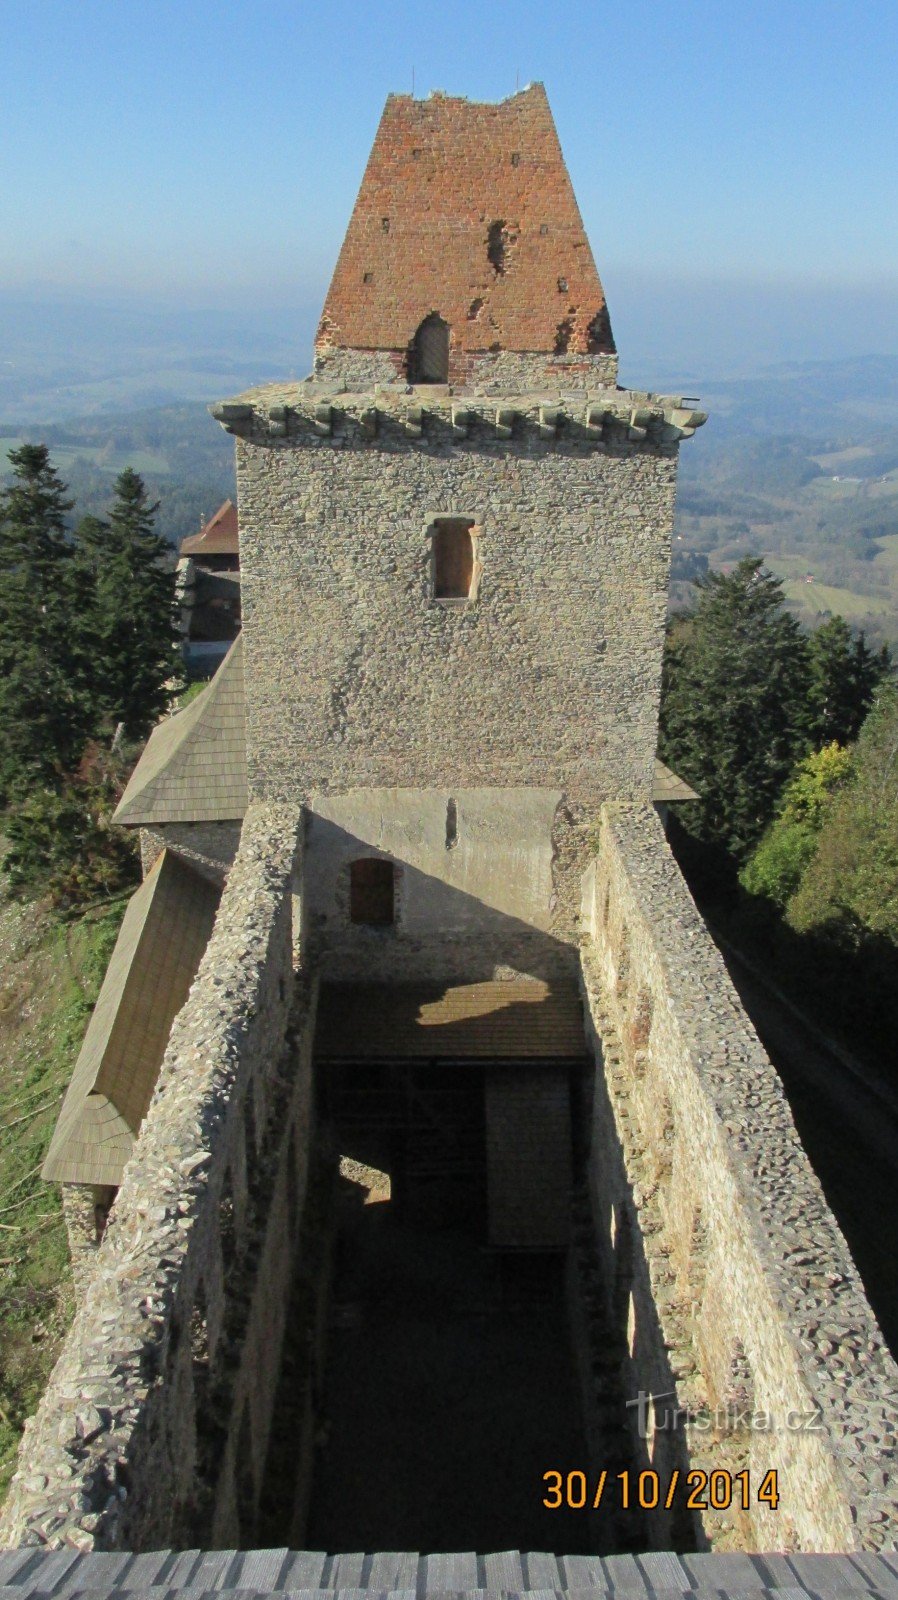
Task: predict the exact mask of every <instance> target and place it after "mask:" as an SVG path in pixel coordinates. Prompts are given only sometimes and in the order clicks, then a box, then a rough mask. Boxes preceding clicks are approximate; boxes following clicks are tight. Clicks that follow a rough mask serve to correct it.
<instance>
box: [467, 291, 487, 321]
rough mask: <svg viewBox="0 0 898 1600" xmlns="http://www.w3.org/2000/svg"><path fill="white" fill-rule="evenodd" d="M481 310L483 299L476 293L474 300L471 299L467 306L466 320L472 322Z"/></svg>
mask: <svg viewBox="0 0 898 1600" xmlns="http://www.w3.org/2000/svg"><path fill="white" fill-rule="evenodd" d="M482 310H483V301H482V299H481V298H480V296H479V295H478V296H477V298H476V300H472V301H471V304H470V305H469V306H468V321H469V322H473V321H474V318H475V317H478V316H479V315H480V313H481V311H482Z"/></svg>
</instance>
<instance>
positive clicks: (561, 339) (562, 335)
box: [555, 316, 574, 356]
mask: <svg viewBox="0 0 898 1600" xmlns="http://www.w3.org/2000/svg"><path fill="white" fill-rule="evenodd" d="M573 331H574V319H573V317H572V316H567V317H563V318H562V320H561V322H559V324H558V327H557V328H556V329H555V354H556V355H557V356H565V355H567V353H568V350H569V349H570V346H571V334H572V333H573Z"/></svg>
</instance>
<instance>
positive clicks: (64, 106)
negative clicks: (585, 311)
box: [0, 0, 898, 356]
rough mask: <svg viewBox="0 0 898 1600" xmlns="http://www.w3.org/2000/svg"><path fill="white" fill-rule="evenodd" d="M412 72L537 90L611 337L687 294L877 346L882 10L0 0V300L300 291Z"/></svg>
mask: <svg viewBox="0 0 898 1600" xmlns="http://www.w3.org/2000/svg"><path fill="white" fill-rule="evenodd" d="M413 71H414V75H415V77H414V81H415V89H416V92H417V93H418V94H426V93H427V92H428V91H429V90H430V89H432V88H440V89H445V90H446V91H448V92H449V93H461V94H467V95H468V96H469V97H471V98H474V99H488V100H491V99H499V98H502V97H503V96H504V95H506V94H508V93H511V92H513V91H514V88H515V84H516V81H517V82H519V83H520V84H521V85H524V84H525V83H527V82H529V81H530V80H531V79H535V78H540V79H542V80H543V82H544V83H545V84H546V87H547V90H548V93H549V98H550V101H551V104H552V107H553V110H554V113H555V118H556V122H557V124H558V128H559V133H560V135H561V141H562V145H563V148H564V150H565V154H566V157H567V161H568V166H569V168H570V171H571V175H572V178H573V181H574V186H575V189H576V192H577V196H578V199H579V201H580V206H581V209H582V211H583V214H584V218H585V221H586V225H587V229H588V232H589V235H590V238H591V241H592V244H593V249H594V252H595V255H596V258H597V262H598V265H599V270H600V273H601V274H602V276H603V277H604V279H605V281H606V288H607V290H608V294H609V300H610V303H611V310H612V317H613V319H615V321H616V323H617V325H618V331H619V332H620V329H619V324H620V315H617V314H616V297H617V301H618V302H619V304H620V307H621V313H620V314H621V315H623V316H624V318H625V319H629V318H632V317H633V315H634V312H633V307H634V306H635V307H636V308H637V311H636V321H635V324H634V327H638V325H639V316H640V313H639V312H638V307H639V306H640V304H642V305H643V312H644V315H645V316H646V317H648V323H647V324H646V326H648V325H649V324H651V321H652V318H655V319H656V320H657V319H658V318H659V317H662V318H663V317H664V316H667V317H668V321H669V322H670V323H674V322H675V321H676V318H677V294H678V285H683V286H684V289H683V293H684V306H685V305H686V302H687V301H689V297H690V296H692V300H691V301H689V303H690V304H691V305H693V310H692V311H690V312H688V316H694V317H696V318H697V319H698V322H699V323H700V322H701V310H700V308H701V304H702V286H703V285H706V286H711V288H712V295H711V299H712V300H713V301H714V304H715V305H720V306H722V307H723V309H722V310H720V311H719V313H718V312H715V313H714V315H715V316H718V315H719V316H720V317H721V318H722V319H723V320H722V323H721V331H723V332H725V326H724V325H725V323H726V321H727V317H728V314H729V313H728V310H727V307H728V306H729V307H731V308H732V310H733V313H734V314H735V315H736V316H737V317H738V315H739V307H740V304H742V305H743V306H744V305H745V304H747V303H752V297H754V299H755V301H757V299H758V297H759V296H760V300H761V301H762V302H763V300H764V297H765V295H766V296H768V298H769V297H770V296H773V298H774V299H776V297H777V296H778V297H779V299H780V301H782V304H783V305H791V306H793V307H794V308H796V310H797V311H799V312H801V311H802V308H803V310H804V315H805V321H807V319H808V306H810V305H813V306H815V307H819V311H815V312H814V313H813V315H811V318H810V320H811V324H812V326H811V328H810V330H809V336H810V337H811V339H812V340H813V335H814V327H815V326H817V324H818V323H819V324H821V325H820V326H819V340H820V354H821V356H825V355H826V354H828V353H829V348H830V344H831V342H832V340H833V339H834V340H835V341H836V343H837V344H838V342H839V340H840V339H841V341H842V343H843V344H844V342H845V339H846V338H847V339H848V343H849V344H851V342H852V339H853V340H854V341H855V343H858V342H859V345H860V347H861V348H871V349H872V348H876V336H877V330H878V329H879V330H880V333H881V337H880V341H879V348H881V349H884V350H892V349H896V350H898V204H896V200H898V115H896V112H898V104H896V102H898V0H856V3H854V4H850V3H845V0H813V3H812V0H779V3H776V4H774V3H770V0H755V3H753V4H752V5H748V6H746V5H743V4H737V3H735V0H678V3H677V4H670V5H663V4H660V3H659V0H628V3H627V4H626V5H610V4H604V5H599V4H596V3H584V4H573V5H572V4H564V3H563V0H561V3H559V0H555V3H554V4H552V5H547V4H545V0H542V3H538V4H537V3H534V0H515V3H514V4H511V3H507V0H492V4H489V5H485V4H477V5H475V4H472V3H470V0H451V3H448V4H442V5H438V4H434V3H433V0H431V3H429V4H424V3H421V0H419V3H417V4H407V3H391V0H381V4H380V5H379V6H365V5H363V4H362V3H361V0H355V3H353V4H349V3H347V0H327V3H321V0H319V3H317V4H314V5H313V4H309V3H305V0H279V3H278V4H277V5H265V4H263V3H260V0H242V3H240V4H236V3H233V0H214V3H213V0H178V3H172V0H30V3H29V4H28V5H22V4H21V3H19V0H0V103H2V107H3V112H2V119H3V128H4V144H5V149H6V157H7V159H6V161H5V162H4V177H3V182H2V185H0V289H27V290H29V291H34V292H38V293H40V292H46V291H48V290H54V291H64V292H66V293H68V292H69V291H77V292H86V293H97V292H101V293H130V294H139V295H145V296H150V297H155V298H157V299H165V300H168V301H171V300H176V301H178V302H180V303H181V304H184V305H195V306H201V305H207V304H208V305H212V304H214V305H218V306H233V307H235V308H236V307H241V306H244V305H245V304H246V303H247V300H248V299H249V298H252V297H254V296H259V295H264V296H265V297H266V299H267V301H268V303H269V304H272V305H276V304H278V303H282V304H284V305H285V306H293V305H312V304H314V305H316V306H317V305H320V301H321V297H322V295H323V292H324V289H325V287H326V283H327V279H328V276H329V272H330V270H331V267H332V265H333V262H334V259H335V256H336V252H337V249H338V248H339V243H340V239H341V237H342V233H343V230H344V228H345V224H346V220H347V218H348V215H349V211H350V209H351V206H352V202H353V199H354V196H355V192H356V189H357V187H358V183H359V179H360V177H361V173H362V169H363V166H364V162H365V159H366V157H367V153H368V149H369V147H370V144H371V140H372V137H373V134H374V130H375V128H376V125H377V120H378V117H379V115H380V110H381V107H382V103H383V100H384V97H385V95H386V94H387V93H388V92H389V91H390V90H400V91H408V90H410V88H411V85H412V72H413ZM715 295H716V297H717V298H716V300H714V296H715ZM804 295H807V297H808V298H807V299H806V300H805V301H803V298H802V297H803V296H804ZM721 296H722V300H721ZM728 296H729V299H728V298H727V297H728ZM745 297H747V300H746V298H745ZM709 303H710V302H709ZM827 308H829V316H828V312H827ZM846 308H849V309H846ZM850 308H854V309H850ZM865 308H867V309H866V310H865ZM785 314H786V317H787V320H788V313H785ZM846 317H847V319H848V324H850V326H847V327H846ZM853 318H854V319H856V321H857V333H856V334H855V333H853V332H852V328H853V327H854V322H853V321H852V319H853ZM827 320H829V322H830V326H829V328H828V329H827V328H826V326H825V325H822V324H825V323H826V321H827ZM802 337H804V336H802ZM828 341H829V343H828Z"/></svg>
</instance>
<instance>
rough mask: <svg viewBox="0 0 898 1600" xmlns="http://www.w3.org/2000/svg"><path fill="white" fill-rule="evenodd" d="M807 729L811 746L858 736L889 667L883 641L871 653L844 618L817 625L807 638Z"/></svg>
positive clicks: (845, 740)
mask: <svg viewBox="0 0 898 1600" xmlns="http://www.w3.org/2000/svg"><path fill="white" fill-rule="evenodd" d="M809 655H810V669H811V676H810V689H809V701H808V707H809V717H810V724H809V733H810V736H811V740H812V742H813V744H814V745H816V746H818V747H819V746H821V745H825V744H830V743H832V741H833V740H835V741H836V742H837V743H838V744H850V743H852V742H853V741H854V740H855V739H856V738H857V736H858V733H859V732H860V729H861V725H862V723H863V721H864V718H865V717H866V715H867V712H868V711H869V709H870V707H871V705H872V704H873V699H874V696H875V694H876V690H877V687H878V686H879V684H880V683H881V682H882V679H883V678H884V677H885V676H886V675H887V674H888V672H889V671H890V669H891V665H892V658H891V654H890V652H889V650H888V647H887V646H886V645H883V648H882V650H880V651H879V652H878V653H874V652H873V651H872V650H870V649H869V648H868V646H867V643H866V640H865V639H864V635H863V633H859V634H856V635H855V634H853V633H852V631H851V629H850V627H849V626H848V623H847V622H846V621H845V619H844V617H830V619H829V620H828V621H827V622H824V623H821V625H820V627H819V628H817V629H816V630H815V631H814V633H812V634H811V637H810V641H809Z"/></svg>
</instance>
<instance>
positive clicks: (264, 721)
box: [237, 392, 676, 937]
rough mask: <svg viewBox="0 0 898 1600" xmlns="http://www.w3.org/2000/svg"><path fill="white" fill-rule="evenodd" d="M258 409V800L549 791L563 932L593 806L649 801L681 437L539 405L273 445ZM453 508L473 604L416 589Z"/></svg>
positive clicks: (248, 559) (254, 446) (246, 481)
mask: <svg viewBox="0 0 898 1600" xmlns="http://www.w3.org/2000/svg"><path fill="white" fill-rule="evenodd" d="M278 393H279V392H278ZM299 399H301V395H299V396H297V397H296V398H295V400H294V403H296V404H298V402H299ZM258 404H259V410H258V412H257V415H256V420H255V422H254V424H253V432H252V435H251V437H250V438H248V439H247V440H241V441H240V443H239V445H238V454H237V462H238V468H237V470H238V484H239V497H240V519H241V551H242V561H243V569H242V570H243V595H244V649H245V652H246V693H247V740H248V762H249V771H250V785H251V792H252V793H253V794H254V795H255V796H257V797H260V798H261V797H265V798H271V799H283V798H287V797H293V796H298V795H304V796H306V797H308V796H309V795H310V794H311V793H312V792H313V791H318V792H332V791H349V790H358V789H367V788H405V789H407V788H427V789H432V788H442V789H444V790H445V791H446V792H450V793H451V792H452V791H453V790H454V789H455V788H457V787H460V786H462V785H463V786H464V787H468V788H470V787H474V786H477V785H483V786H486V787H490V788H494V789H501V788H511V787H531V788H537V787H540V788H555V789H559V790H563V791H564V795H565V800H564V804H563V806H561V807H560V808H559V816H558V820H557V826H556V831H555V833H553V849H554V851H555V860H554V863H553V872H554V873H555V876H556V879H557V882H556V892H555V905H554V908H553V917H554V918H555V919H556V922H557V925H558V927H559V928H562V929H563V930H564V932H563V934H562V936H563V937H568V936H569V934H570V931H571V929H572V928H573V926H574V924H575V922H576V916H577V913H578V911H579V874H580V872H581V871H582V869H583V867H584V865H585V862H586V859H587V855H588V837H589V827H590V825H591V822H593V821H594V820H595V815H596V813H597V809H598V806H599V805H600V804H601V802H602V801H603V800H605V799H607V798H608V797H615V798H616V797H620V796H623V797H632V798H637V797H644V798H646V799H647V798H648V797H649V796H650V793H651V784H652V777H653V763H654V754H655V743H656V736H657V706H658V694H659V683H660V671H661V655H662V649H663V636H664V619H665V612H666V595H667V571H668V561H669V546H670V529H671V521H672V516H673V501H674V487H675V475H676V446H675V445H669V446H664V445H655V444H651V443H649V442H644V443H641V444H640V443H637V444H632V443H628V442H626V441H625V440H624V439H621V440H620V441H619V442H617V443H613V442H612V443H605V442H602V441H601V440H598V441H596V440H593V439H590V438H588V437H587V435H586V433H585V431H584V430H583V429H582V428H578V429H572V430H571V431H570V433H569V434H561V435H560V436H559V437H558V438H557V439H556V438H552V439H548V438H544V437H543V436H541V434H540V431H539V426H540V425H539V407H538V405H537V404H536V403H535V402H534V401H533V399H532V397H531V399H530V401H529V402H527V404H526V406H525V405H524V403H522V409H521V410H520V412H519V414H518V415H519V425H518V427H517V430H516V432H514V433H513V435H512V437H511V438H509V439H497V438H496V436H495V429H492V431H491V430H490V428H489V427H488V426H487V421H486V418H485V417H484V418H481V417H480V415H479V414H478V416H477V418H476V419H475V421H474V422H473V423H472V426H471V431H470V434H469V437H468V438H466V439H465V440H464V441H463V442H458V441H457V440H456V439H455V438H454V436H453V430H452V426H451V422H450V419H449V417H448V415H447V413H446V411H445V409H443V410H440V411H439V412H434V414H433V415H432V416H431V415H430V414H428V417H427V420H426V429H425V433H424V435H423V436H422V438H421V439H418V440H413V439H410V438H409V437H408V436H407V434H406V432H405V430H404V427H403V425H402V422H401V419H400V418H399V417H398V416H394V414H393V413H392V412H390V411H389V410H386V411H385V412H384V416H383V419H382V423H381V425H380V427H379V431H378V434H377V437H376V438H374V439H370V440H369V439H366V438H365V437H364V435H363V432H362V428H361V426H360V424H359V423H358V420H357V418H356V416H355V415H354V414H353V415H349V413H348V412H347V415H346V418H345V422H344V421H340V422H339V423H338V424H337V426H336V429H335V432H334V434H333V436H331V437H326V438H323V437H319V436H318V435H316V434H315V433H314V432H313V431H312V429H311V427H309V426H308V425H307V424H306V423H305V422H304V419H303V418H300V417H297V418H296V419H295V420H294V419H291V420H290V421H289V422H288V424H287V427H288V431H287V435H286V437H284V438H282V439H278V438H272V437H271V435H270V433H269V432H268V429H267V418H266V414H265V410H264V400H263V399H260V400H259V402H258ZM271 404H274V401H273V400H272V401H271ZM528 407H529V409H528ZM446 514H456V515H460V516H468V517H471V518H473V519H474V521H475V523H476V524H477V526H478V528H479V529H480V534H479V537H478V552H479V559H480V561H481V563H482V572H481V575H480V584H479V592H478V594H477V598H476V600H473V601H470V602H467V603H464V602H463V603H461V604H450V605H445V604H441V603H440V602H438V601H434V600H433V598H432V596H431V566H430V563H431V534H430V532H429V529H430V527H431V525H432V522H433V518H434V516H438V515H446ZM575 836H576V842H575ZM550 931H552V932H555V931H556V928H555V926H554V925H553V926H552V927H551V929H550Z"/></svg>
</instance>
